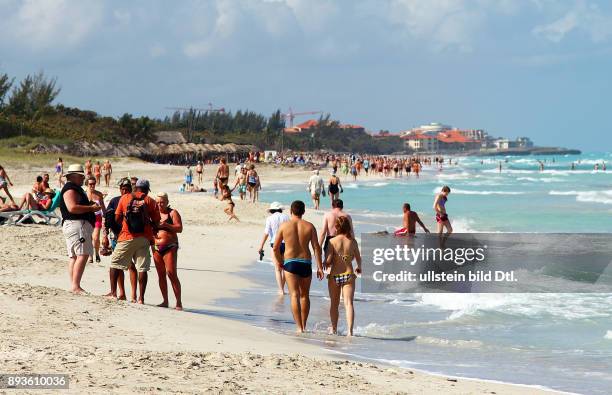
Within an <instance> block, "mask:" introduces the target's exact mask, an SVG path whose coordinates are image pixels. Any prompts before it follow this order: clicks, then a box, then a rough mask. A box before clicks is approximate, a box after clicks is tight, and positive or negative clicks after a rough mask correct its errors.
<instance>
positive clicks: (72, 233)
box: [62, 219, 94, 258]
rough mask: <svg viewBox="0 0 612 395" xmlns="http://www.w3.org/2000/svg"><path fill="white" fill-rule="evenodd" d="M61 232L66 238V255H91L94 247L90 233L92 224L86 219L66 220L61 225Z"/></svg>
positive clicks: (72, 256)
mask: <svg viewBox="0 0 612 395" xmlns="http://www.w3.org/2000/svg"><path fill="white" fill-rule="evenodd" d="M62 232H63V233H64V238H65V239H66V248H67V249H68V257H69V258H74V257H77V256H82V255H89V256H91V255H93V253H94V247H93V241H92V239H91V235H92V234H93V226H91V224H90V223H89V222H88V221H85V220H82V219H79V220H70V219H68V220H66V221H64V224H63V225H62Z"/></svg>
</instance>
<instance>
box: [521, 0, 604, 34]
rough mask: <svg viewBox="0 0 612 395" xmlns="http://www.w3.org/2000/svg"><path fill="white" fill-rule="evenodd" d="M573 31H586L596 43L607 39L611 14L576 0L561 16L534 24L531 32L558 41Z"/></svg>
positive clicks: (593, 5) (594, 5) (581, 0)
mask: <svg viewBox="0 0 612 395" xmlns="http://www.w3.org/2000/svg"><path fill="white" fill-rule="evenodd" d="M573 31H581V32H583V33H586V34H587V35H588V36H589V38H590V39H591V40H592V41H593V42H596V43H597V42H603V41H607V40H608V39H609V38H611V37H612V16H610V15H606V14H604V13H603V12H602V11H601V9H600V8H599V7H598V6H597V5H596V4H591V3H589V2H586V1H584V0H578V1H576V2H574V3H573V5H572V7H571V8H570V9H569V10H568V11H567V12H566V13H565V14H564V15H563V16H561V17H560V18H558V19H556V20H555V21H553V22H551V23H548V24H544V25H538V26H536V27H535V28H534V29H533V31H532V33H533V34H534V35H536V36H538V37H542V38H545V39H547V40H550V41H552V42H555V43H558V42H561V41H562V40H563V39H564V38H565V37H566V36H567V35H568V34H569V33H571V32H573Z"/></svg>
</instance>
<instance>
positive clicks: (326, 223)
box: [319, 199, 355, 253]
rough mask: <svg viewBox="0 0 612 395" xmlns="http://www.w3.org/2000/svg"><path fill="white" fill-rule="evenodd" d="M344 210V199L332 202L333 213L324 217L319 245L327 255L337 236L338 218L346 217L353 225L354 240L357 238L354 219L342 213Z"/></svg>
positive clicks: (328, 213)
mask: <svg viewBox="0 0 612 395" xmlns="http://www.w3.org/2000/svg"><path fill="white" fill-rule="evenodd" d="M343 209H344V202H343V201H342V199H336V200H333V201H332V209H331V211H329V212H327V213H325V215H324V216H323V230H322V231H321V236H320V238H319V245H320V246H321V247H322V248H323V252H324V253H327V246H328V244H329V241H330V240H331V239H332V238H333V237H334V236H335V235H336V220H337V219H338V217H346V218H348V220H349V223H350V224H351V234H350V236H351V237H352V238H355V233H354V231H353V219H352V218H351V216H350V215H348V214H347V213H345V212H344V211H342V210H343Z"/></svg>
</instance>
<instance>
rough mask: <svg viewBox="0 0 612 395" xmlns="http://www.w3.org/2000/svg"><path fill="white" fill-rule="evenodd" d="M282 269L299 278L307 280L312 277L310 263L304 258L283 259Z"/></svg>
mask: <svg viewBox="0 0 612 395" xmlns="http://www.w3.org/2000/svg"><path fill="white" fill-rule="evenodd" d="M283 269H284V270H285V271H286V272H289V273H293V274H296V275H298V276H300V277H303V278H307V277H310V276H312V261H311V260H310V259H305V258H290V259H285V263H283Z"/></svg>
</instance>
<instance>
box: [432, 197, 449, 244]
mask: <svg viewBox="0 0 612 395" xmlns="http://www.w3.org/2000/svg"><path fill="white" fill-rule="evenodd" d="M450 191H451V190H450V188H449V187H448V186H447V185H445V186H443V187H442V191H441V192H440V193H439V194H437V195H436V198H435V199H434V204H433V209H434V211H435V212H436V222H437V224H438V234H439V235H442V232H443V231H444V228H446V236H448V235H450V234H451V233H453V227H452V226H451V223H450V220H449V219H448V214H447V213H446V201H447V200H448V194H449V193H450Z"/></svg>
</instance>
